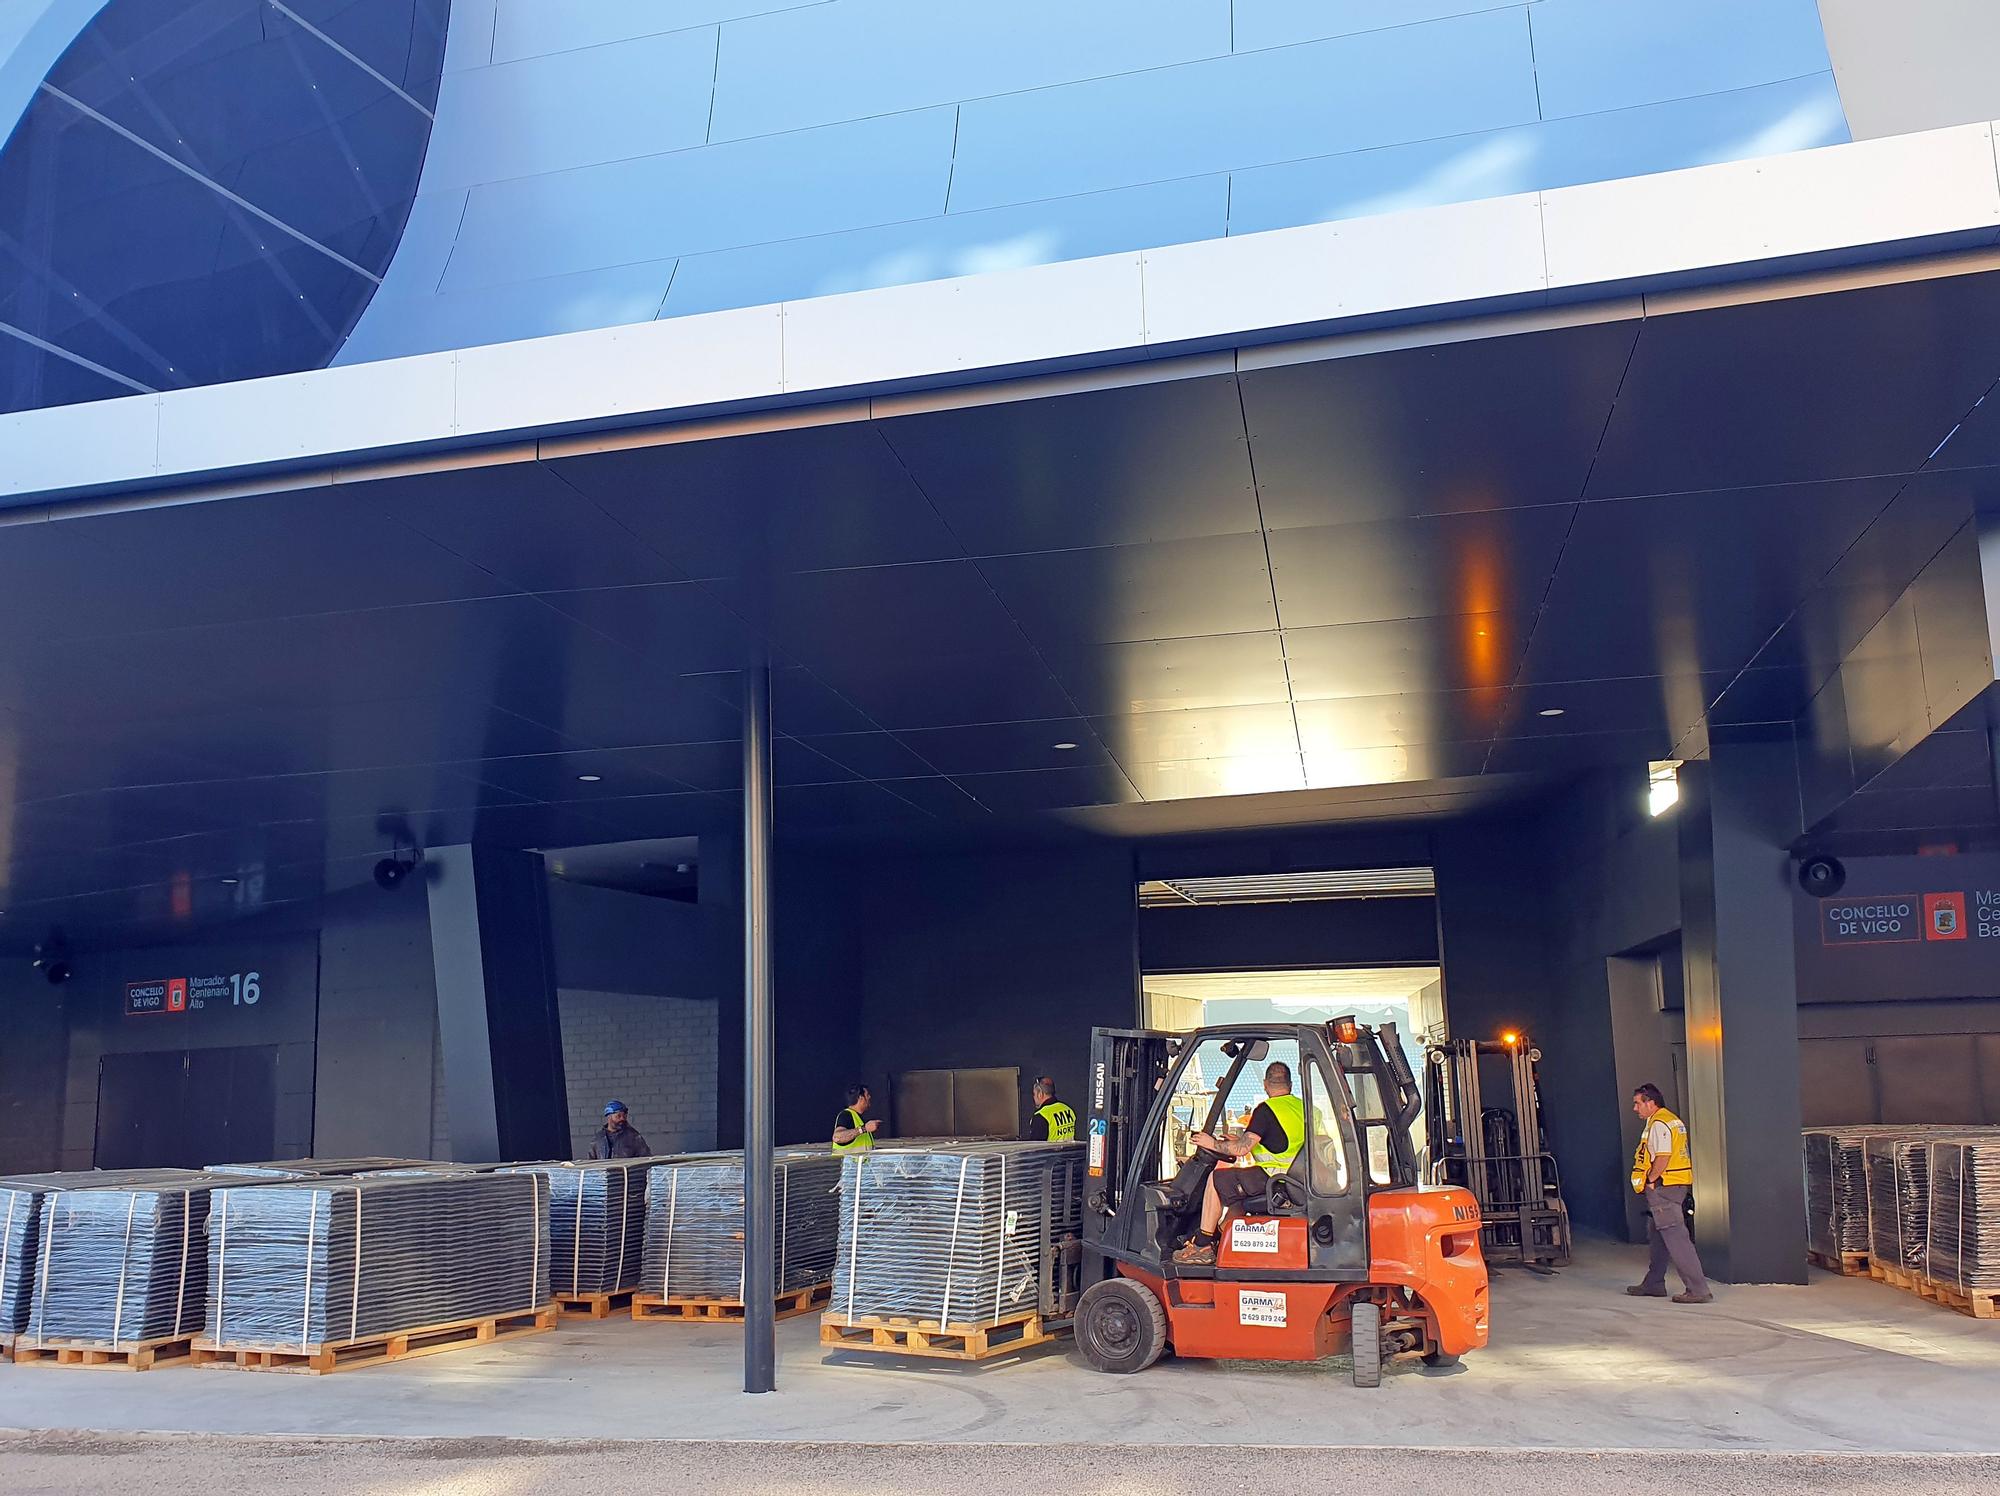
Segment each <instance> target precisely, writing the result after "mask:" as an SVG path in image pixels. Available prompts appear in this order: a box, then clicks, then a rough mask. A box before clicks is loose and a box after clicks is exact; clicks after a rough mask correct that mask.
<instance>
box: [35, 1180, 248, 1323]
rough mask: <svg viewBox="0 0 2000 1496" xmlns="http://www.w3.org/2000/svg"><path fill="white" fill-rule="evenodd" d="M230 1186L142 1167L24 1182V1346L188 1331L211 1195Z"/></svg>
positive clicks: (197, 1308) (199, 1293)
mask: <svg viewBox="0 0 2000 1496" xmlns="http://www.w3.org/2000/svg"><path fill="white" fill-rule="evenodd" d="M57 1180H65V1181H69V1182H63V1183H59V1184H57V1183H52V1182H51V1181H57ZM240 1183H242V1181H241V1180H240V1179H228V1178H225V1177H224V1176H221V1175H216V1174H205V1173H196V1172H189V1171H181V1170H150V1169H149V1170H135V1171H133V1172H131V1173H129V1174H84V1175H70V1176H60V1175H55V1176H44V1177H43V1180H42V1182H41V1184H40V1186H39V1188H37V1187H35V1186H34V1185H32V1184H31V1185H30V1192H35V1193H39V1195H40V1199H39V1205H38V1210H37V1216H38V1219H37V1222H36V1224H35V1227H34V1231H35V1245H34V1253H35V1264H34V1276H33V1279H32V1282H31V1284H30V1285H29V1295H30V1303H29V1306H28V1318H27V1323H26V1325H25V1327H24V1328H23V1330H22V1332H21V1333H22V1338H23V1340H24V1342H25V1343H27V1344H29V1345H33V1346H42V1345H52V1344H84V1345H102V1346H110V1347H112V1348H114V1349H117V1348H121V1347H126V1346H131V1345H134V1344H136V1343H139V1342H144V1341H161V1340H173V1339H178V1338H180V1337H182V1336H185V1335H191V1334H193V1333H194V1332H195V1331H196V1330H198V1329H199V1328H200V1326H201V1320H202V1311H203V1307H204V1304H205V1301H206V1295H207V1287H208V1272H207V1257H206V1254H205V1253H204V1251H203V1241H202V1226H203V1223H204V1222H205V1221H206V1220H207V1217H208V1212H209V1208H210V1201H211V1197H212V1195H213V1193H214V1192H215V1191H216V1190H218V1189H220V1188H222V1187H223V1186H225V1185H228V1184H240ZM0 1213H4V1208H3V1207H0Z"/></svg>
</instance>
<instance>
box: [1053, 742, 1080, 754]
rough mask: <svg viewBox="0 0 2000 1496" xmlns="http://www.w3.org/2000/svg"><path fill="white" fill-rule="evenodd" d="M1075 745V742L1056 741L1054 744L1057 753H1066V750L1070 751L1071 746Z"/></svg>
mask: <svg viewBox="0 0 2000 1496" xmlns="http://www.w3.org/2000/svg"><path fill="white" fill-rule="evenodd" d="M1075 747H1076V744H1074V743H1058V744H1056V752H1058V753H1068V752H1069V751H1070V750H1071V749H1073V748H1075Z"/></svg>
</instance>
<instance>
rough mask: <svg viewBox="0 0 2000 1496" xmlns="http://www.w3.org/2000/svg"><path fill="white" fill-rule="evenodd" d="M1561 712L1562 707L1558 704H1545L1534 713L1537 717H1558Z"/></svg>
mask: <svg viewBox="0 0 2000 1496" xmlns="http://www.w3.org/2000/svg"><path fill="white" fill-rule="evenodd" d="M1562 714H1563V709H1562V708H1561V707H1559V706H1545V707H1543V708H1542V709H1541V711H1539V712H1537V713H1536V714H1535V715H1537V716H1539V717H1560V716H1561V715H1562Z"/></svg>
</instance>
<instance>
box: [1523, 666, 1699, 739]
mask: <svg viewBox="0 0 2000 1496" xmlns="http://www.w3.org/2000/svg"><path fill="white" fill-rule="evenodd" d="M1731 679H1732V677H1731V676H1729V675H1728V674H1726V673H1723V674H1716V675H1676V676H1627V677H1624V678H1622V679H1618V680H1575V681H1562V682H1559V683H1554V684H1546V685H1532V686H1520V687H1517V688H1516V689H1515V690H1513V691H1511V692H1509V693H1508V694H1507V702H1506V706H1505V709H1504V712H1503V714H1502V717H1501V721H1500V723H1499V736H1501V737H1503V738H1568V737H1577V736H1581V735H1585V734H1590V733H1606V732H1640V731H1647V732H1665V733H1669V734H1671V735H1672V736H1673V738H1674V740H1675V741H1679V738H1680V735H1681V734H1682V733H1684V732H1686V731H1687V730H1688V729H1689V728H1690V727H1692V726H1693V725H1694V724H1695V723H1697V722H1699V721H1700V720H1701V719H1702V713H1703V711H1704V710H1705V709H1706V708H1707V706H1708V703H1709V702H1711V701H1713V700H1714V699H1715V698H1716V697H1717V696H1719V695H1721V694H1722V692H1723V691H1724V689H1725V688H1726V687H1727V686H1728V685H1729V683H1730V680H1731ZM1548 712H1556V713H1559V715H1557V716H1545V715H1544V713H1548Z"/></svg>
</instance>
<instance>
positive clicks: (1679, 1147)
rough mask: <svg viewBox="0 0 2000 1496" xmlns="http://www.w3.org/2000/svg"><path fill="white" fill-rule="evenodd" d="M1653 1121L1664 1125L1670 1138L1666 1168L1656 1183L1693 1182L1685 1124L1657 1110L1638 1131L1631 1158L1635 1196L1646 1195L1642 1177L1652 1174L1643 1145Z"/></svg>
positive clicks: (1648, 1152) (1650, 1155)
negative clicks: (1671, 1142) (1637, 1146)
mask: <svg viewBox="0 0 2000 1496" xmlns="http://www.w3.org/2000/svg"><path fill="white" fill-rule="evenodd" d="M1655 1122H1664V1123H1666V1124H1667V1133H1668V1135H1669V1136H1670V1137H1671V1138H1672V1139H1673V1151H1672V1152H1670V1153H1669V1154H1668V1155H1667V1167H1666V1168H1665V1169H1664V1170H1662V1171H1661V1174H1660V1183H1661V1184H1693V1183H1694V1160H1693V1159H1692V1158H1690V1157H1689V1156H1688V1130H1687V1123H1685V1122H1683V1121H1681V1119H1680V1118H1679V1117H1676V1116H1675V1115H1674V1114H1673V1113H1672V1112H1670V1111H1668V1110H1667V1109H1666V1108H1665V1107H1661V1108H1660V1109H1659V1110H1658V1111H1656V1112H1654V1113H1653V1115H1652V1116H1650V1117H1648V1118H1647V1119H1646V1122H1645V1125H1644V1126H1642V1127H1641V1128H1640V1129H1639V1148H1638V1151H1637V1152H1635V1153H1634V1154H1633V1155H1632V1192H1633V1193H1634V1194H1635V1195H1640V1194H1644V1193H1645V1192H1646V1176H1647V1175H1648V1174H1650V1173H1652V1171H1653V1151H1652V1149H1650V1148H1648V1147H1647V1146H1646V1139H1647V1138H1648V1137H1649V1136H1650V1135H1651V1134H1652V1131H1653V1124H1654V1123H1655Z"/></svg>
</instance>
